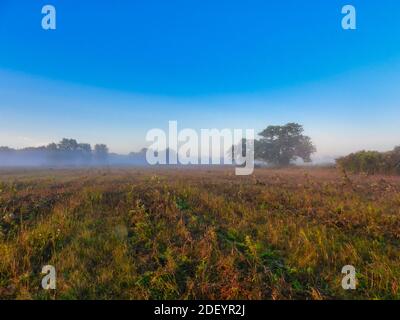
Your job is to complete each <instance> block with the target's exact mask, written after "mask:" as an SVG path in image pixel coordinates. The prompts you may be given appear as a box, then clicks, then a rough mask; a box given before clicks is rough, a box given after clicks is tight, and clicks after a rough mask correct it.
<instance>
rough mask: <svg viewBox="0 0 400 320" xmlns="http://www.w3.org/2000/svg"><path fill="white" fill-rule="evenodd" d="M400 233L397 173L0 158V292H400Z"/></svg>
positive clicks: (161, 295)
mask: <svg viewBox="0 0 400 320" xmlns="http://www.w3.org/2000/svg"><path fill="white" fill-rule="evenodd" d="M399 244H400V178H398V177H380V176H376V177H367V176H345V177H343V176H342V175H341V173H340V172H338V171H336V170H334V169H287V170H266V169H256V171H255V174H254V175H253V176H249V177H237V176H235V175H234V174H233V172H232V170H230V169H213V170H204V169H200V170H197V171H196V170H161V169H158V170H148V169H144V170H138V169H129V170H128V169H126V170H124V169H118V170H117V169H115V170H98V169H96V170H95V169H92V170H83V169H82V170H58V171H57V170H47V171H44V170H31V171H19V170H14V171H6V170H3V171H0V298H1V299H399V298H400V290H399V287H398V286H399V280H400V256H399V254H398V253H399ZM47 264H50V265H53V266H55V268H56V271H57V290H55V291H45V290H43V289H41V287H40V283H41V278H42V275H41V274H40V272H41V268H42V266H44V265H47ZM347 264H351V265H353V266H354V267H355V268H356V270H357V280H358V286H357V289H356V290H350V291H346V290H343V289H342V287H341V280H342V277H343V275H342V274H341V269H342V267H343V266H344V265H347Z"/></svg>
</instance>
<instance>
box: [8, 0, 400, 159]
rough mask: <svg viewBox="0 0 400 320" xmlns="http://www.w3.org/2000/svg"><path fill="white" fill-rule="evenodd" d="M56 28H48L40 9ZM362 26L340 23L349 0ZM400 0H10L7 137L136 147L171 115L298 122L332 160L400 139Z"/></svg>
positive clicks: (183, 123) (241, 122) (196, 121)
mask: <svg viewBox="0 0 400 320" xmlns="http://www.w3.org/2000/svg"><path fill="white" fill-rule="evenodd" d="M45 4H52V5H54V6H55V7H56V9H57V29H56V30H52V31H44V30H43V29H42V28H41V19H42V14H41V8H42V6H43V5H45ZM345 4H352V5H354V6H355V8H356V10H357V30H352V31H345V30H343V29H342V28H341V18H342V14H341V8H342V6H343V5H345ZM399 36H400V2H399V1H396V0H392V1H390V0H383V1H382V0H381V1H378V0H371V1H356V0H350V1H336V0H330V1H323V0H304V1H296V0H290V1H289V0H282V1H266V0H260V1H253V0H249V1H235V0H229V1H227V0H226V1H225V0H220V1H208V0H202V1H200V0H199V1H196V0H193V1H187V0H171V1H162V0H157V1H156V0H140V1H139V0H137V1H122V0H120V1H118V0H114V1H94V0H85V1H82V0H81V1H78V0H68V1H65V0H64V1H60V0H47V1H36V0H25V1H22V0H2V1H1V2H0V145H10V146H14V147H23V146H27V145H40V144H46V143H49V142H51V141H57V140H59V139H61V138H62V137H74V138H76V139H78V140H80V141H83V142H89V143H97V142H106V143H107V144H108V145H109V146H110V148H111V150H113V151H116V152H123V153H126V152H129V151H132V150H137V149H139V148H141V147H142V146H144V137H145V134H146V132H147V130H149V129H151V128H155V127H160V128H166V127H167V125H168V120H178V123H179V126H180V127H181V128H183V127H191V128H195V129H196V128H198V129H199V128H212V127H217V128H225V127H227V128H254V129H256V131H257V132H258V131H261V130H262V129H263V128H264V127H266V126H267V125H269V124H283V123H286V122H289V121H297V122H300V123H302V124H304V126H305V129H306V132H307V134H309V135H310V136H311V137H312V138H313V140H314V141H315V143H316V145H317V148H318V150H319V155H320V156H327V155H333V156H334V155H339V154H343V153H347V152H350V151H355V150H358V149H364V148H365V149H379V150H385V149H390V148H392V147H393V146H394V145H395V144H400V126H399V125H398V122H399V121H398V119H399V116H400V111H399V110H400V108H399V107H400V106H399V104H400V103H399V101H400V99H399V98H400V93H399V92H398V91H400V90H398V84H399V83H400V39H399V38H400V37H399Z"/></svg>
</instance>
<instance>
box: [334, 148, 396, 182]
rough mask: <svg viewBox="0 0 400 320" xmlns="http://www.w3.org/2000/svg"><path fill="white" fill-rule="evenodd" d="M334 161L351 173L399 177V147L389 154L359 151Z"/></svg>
mask: <svg viewBox="0 0 400 320" xmlns="http://www.w3.org/2000/svg"><path fill="white" fill-rule="evenodd" d="M336 161H337V163H338V165H339V166H340V167H341V168H342V169H344V170H347V171H350V172H352V173H366V174H387V175H400V146H399V147H396V148H394V149H393V150H392V151H389V152H378V151H359V152H356V153H352V154H349V155H348V156H346V157H342V158H339V159H337V160H336Z"/></svg>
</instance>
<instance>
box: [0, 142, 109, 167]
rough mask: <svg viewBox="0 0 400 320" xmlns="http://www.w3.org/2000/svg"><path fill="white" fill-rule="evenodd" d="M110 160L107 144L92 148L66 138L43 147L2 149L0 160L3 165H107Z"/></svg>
mask: <svg viewBox="0 0 400 320" xmlns="http://www.w3.org/2000/svg"><path fill="white" fill-rule="evenodd" d="M108 158H109V150H108V147H107V146H106V145H105V144H96V145H95V146H94V147H93V148H92V146H91V145H90V144H88V143H78V141H76V140H75V139H66V138H64V139H62V140H61V141H60V142H59V143H50V144H49V145H47V146H42V147H29V148H23V149H13V148H9V147H0V160H1V163H3V164H4V163H5V164H13V163H15V164H16V165H20V164H24V163H27V164H33V165H36V164H51V165H53V164H58V165H90V164H99V165H100V164H107V161H108Z"/></svg>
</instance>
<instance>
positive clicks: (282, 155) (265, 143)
mask: <svg viewBox="0 0 400 320" xmlns="http://www.w3.org/2000/svg"><path fill="white" fill-rule="evenodd" d="M303 131H304V129H303V126H302V125H300V124H297V123H288V124H286V125H284V126H269V127H267V128H266V129H265V130H264V131H262V132H260V133H259V135H260V136H261V139H259V140H255V144H254V152H255V158H256V159H258V160H262V161H265V162H268V163H270V164H274V165H279V166H287V165H289V164H290V163H291V162H292V161H294V160H296V159H298V158H300V159H303V161H304V162H311V155H312V154H313V153H314V152H315V151H316V148H315V146H314V145H313V144H312V142H311V138H310V137H307V136H305V135H303Z"/></svg>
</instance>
